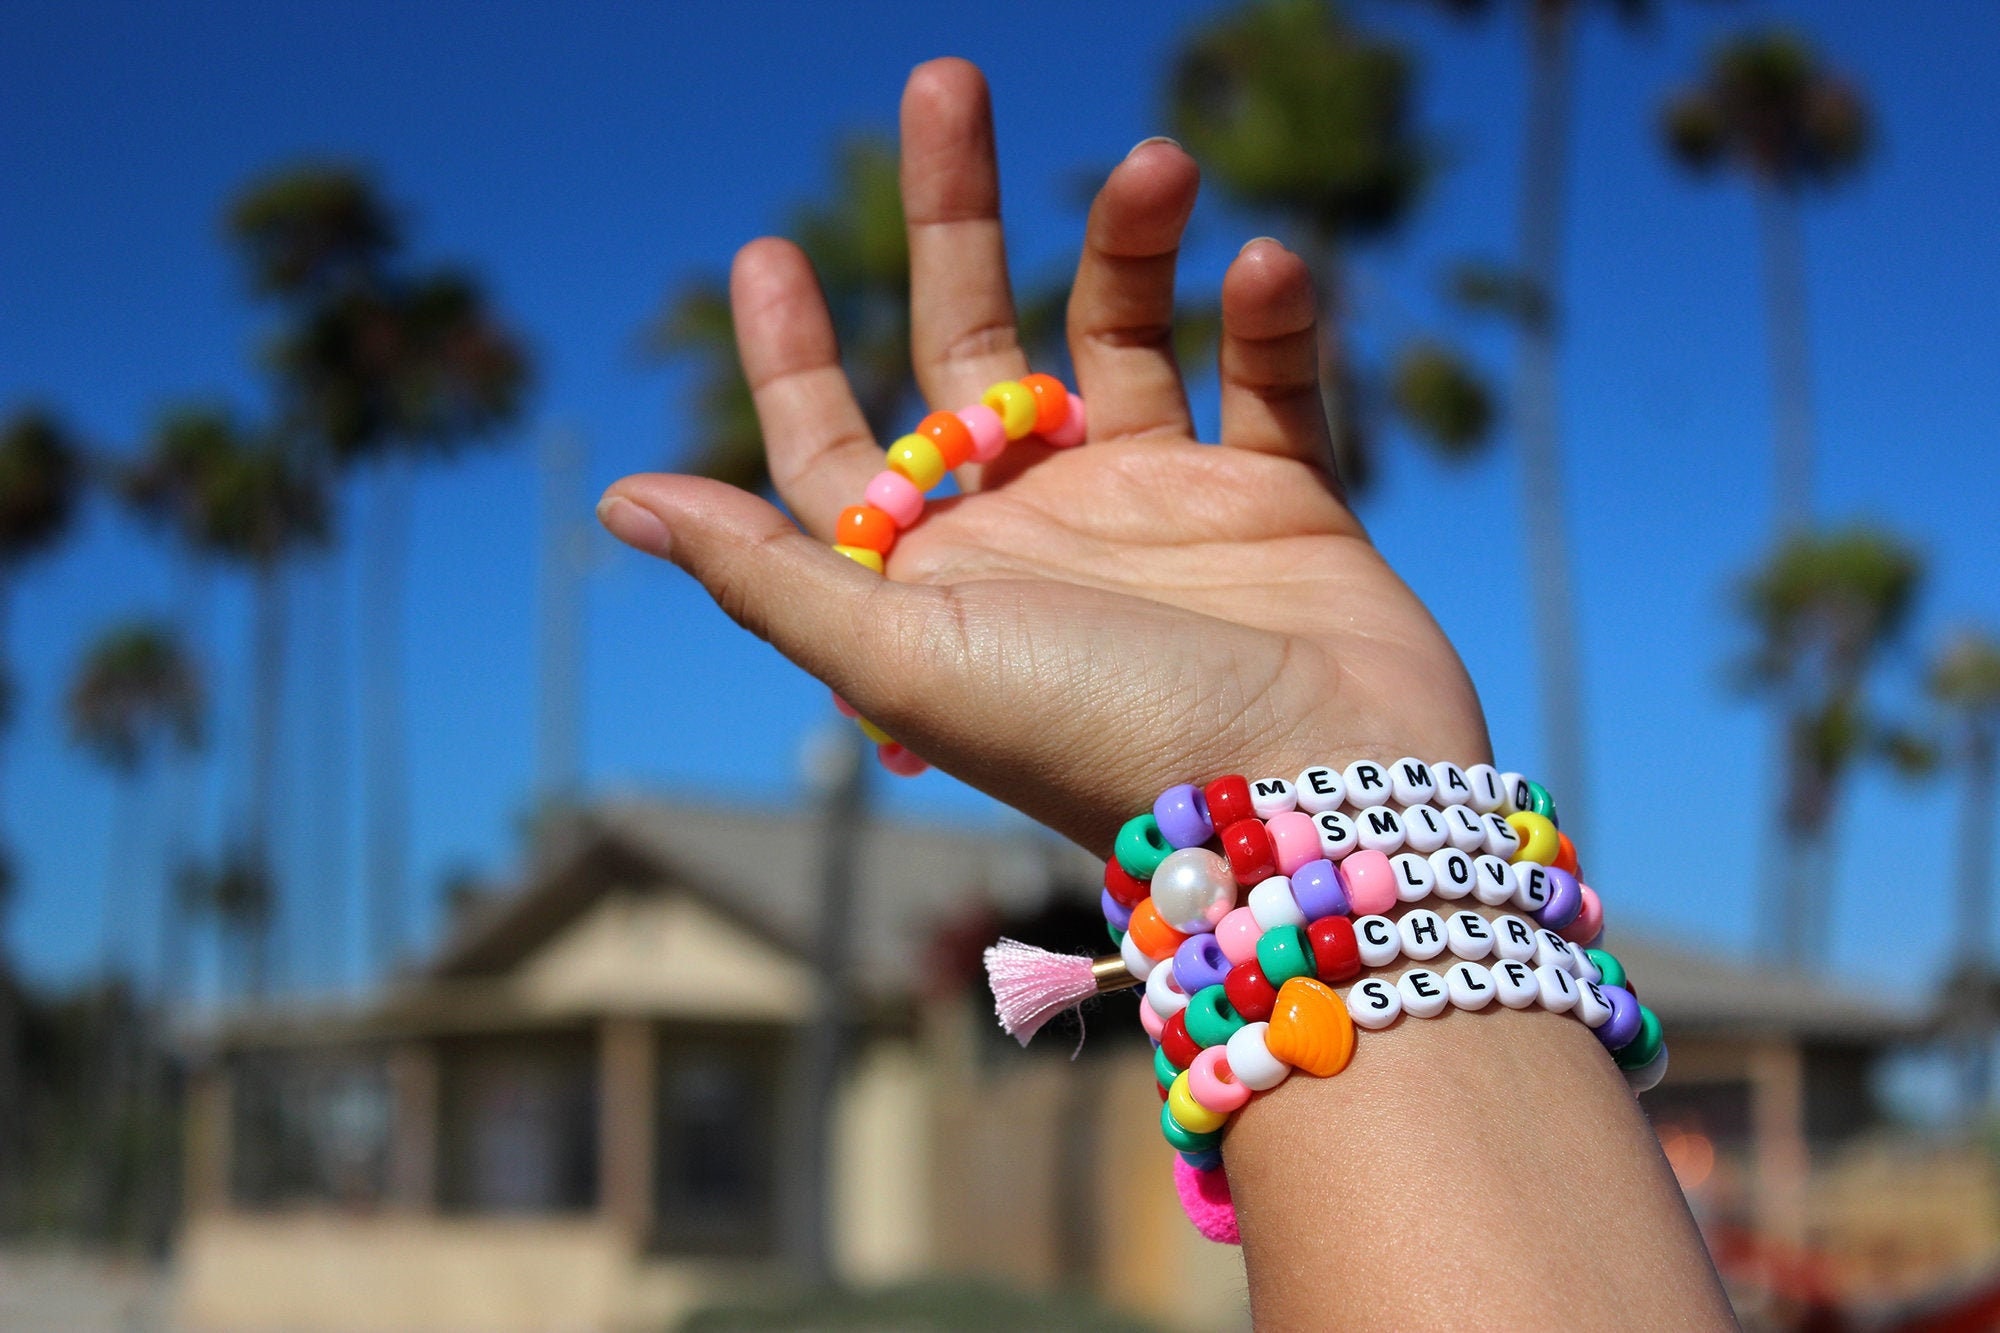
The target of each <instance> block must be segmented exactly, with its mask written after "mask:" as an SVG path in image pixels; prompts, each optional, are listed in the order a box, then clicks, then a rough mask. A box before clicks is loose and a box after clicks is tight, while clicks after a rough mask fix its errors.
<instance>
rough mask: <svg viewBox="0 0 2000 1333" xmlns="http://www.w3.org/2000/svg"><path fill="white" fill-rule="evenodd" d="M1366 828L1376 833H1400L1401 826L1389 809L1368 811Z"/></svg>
mask: <svg viewBox="0 0 2000 1333" xmlns="http://www.w3.org/2000/svg"><path fill="white" fill-rule="evenodd" d="M1368 827H1369V828H1370V829H1372V830H1374V831H1375V832H1377V833H1401V832H1402V831H1403V826H1402V824H1401V823H1400V822H1399V821H1398V820H1397V819H1396V812H1395V811H1394V810H1389V809H1386V808H1385V809H1379V810H1370V811H1369V812H1368Z"/></svg>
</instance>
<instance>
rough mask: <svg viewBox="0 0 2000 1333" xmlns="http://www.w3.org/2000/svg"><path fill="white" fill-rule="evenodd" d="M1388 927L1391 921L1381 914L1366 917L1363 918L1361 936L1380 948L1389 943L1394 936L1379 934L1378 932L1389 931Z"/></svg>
mask: <svg viewBox="0 0 2000 1333" xmlns="http://www.w3.org/2000/svg"><path fill="white" fill-rule="evenodd" d="M1388 929H1389V923H1388V921H1387V920H1386V919H1384V918H1382V917H1379V916H1371V917H1366V918H1363V920H1362V922H1361V925H1360V931H1361V938H1362V939H1364V940H1367V941H1368V942H1369V943H1370V944H1372V945H1374V946H1375V947H1376V948H1378V949H1379V948H1381V947H1382V946H1383V945H1385V944H1387V943H1388V942H1389V940H1390V939H1391V938H1392V937H1391V936H1389V935H1387V934H1378V933H1377V932H1378V931H1387V930H1388Z"/></svg>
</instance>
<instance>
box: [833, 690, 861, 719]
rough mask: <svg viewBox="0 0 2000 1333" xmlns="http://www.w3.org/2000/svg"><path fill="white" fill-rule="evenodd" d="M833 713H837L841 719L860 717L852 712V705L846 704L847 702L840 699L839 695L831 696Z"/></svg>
mask: <svg viewBox="0 0 2000 1333" xmlns="http://www.w3.org/2000/svg"><path fill="white" fill-rule="evenodd" d="M833 711H834V712H836V713H838V714H840V715H841V716H842V717H860V716H861V714H859V713H857V712H855V711H854V705H853V704H851V703H849V702H847V700H845V699H843V698H841V697H840V696H839V695H837V694H836V695H834V696H833Z"/></svg>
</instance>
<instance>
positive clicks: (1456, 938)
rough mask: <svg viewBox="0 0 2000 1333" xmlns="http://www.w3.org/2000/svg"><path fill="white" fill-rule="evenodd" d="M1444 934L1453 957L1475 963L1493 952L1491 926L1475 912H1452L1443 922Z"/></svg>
mask: <svg viewBox="0 0 2000 1333" xmlns="http://www.w3.org/2000/svg"><path fill="white" fill-rule="evenodd" d="M1444 934H1445V942H1446V943H1447V944H1448V945H1450V946H1451V952H1452V956H1453V957H1455V958H1466V959H1470V960H1471V961H1472V962H1475V963H1476V962H1479V961H1480V960H1481V959H1483V958H1489V957H1491V956H1492V954H1493V927H1491V926H1489V925H1487V924H1486V918H1485V917H1483V916H1481V915H1479V913H1477V912H1453V913H1452V914H1451V919H1450V920H1448V921H1446V922H1445V925H1444Z"/></svg>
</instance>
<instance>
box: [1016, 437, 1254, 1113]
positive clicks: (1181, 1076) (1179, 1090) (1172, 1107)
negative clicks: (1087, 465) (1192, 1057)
mask: <svg viewBox="0 0 2000 1333" xmlns="http://www.w3.org/2000/svg"><path fill="white" fill-rule="evenodd" d="M994 410H995V411H998V410H999V409H997V408H995V409H994ZM1167 1110H1168V1111H1169V1112H1171V1113H1172V1115H1173V1117H1174V1123H1175V1124H1177V1125H1179V1126H1180V1127H1181V1128H1182V1129H1184V1130H1186V1131H1187V1132H1188V1133H1190V1134H1213V1133H1214V1132H1215V1131H1216V1130H1218V1129H1221V1128H1222V1127H1223V1126H1224V1125H1226V1124H1228V1123H1229V1117H1228V1116H1226V1115H1224V1114H1223V1113H1222V1112H1220V1111H1211V1110H1209V1109H1208V1108H1207V1107H1206V1106H1203V1105H1202V1104H1201V1103H1200V1102H1198V1101H1196V1100H1195V1099H1194V1092H1193V1091H1192V1090H1191V1089H1190V1088H1189V1087H1188V1076H1187V1070H1185V1069H1183V1070H1182V1071H1181V1072H1180V1073H1178V1074H1176V1075H1174V1085H1173V1086H1172V1087H1171V1088H1168V1089H1167Z"/></svg>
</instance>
